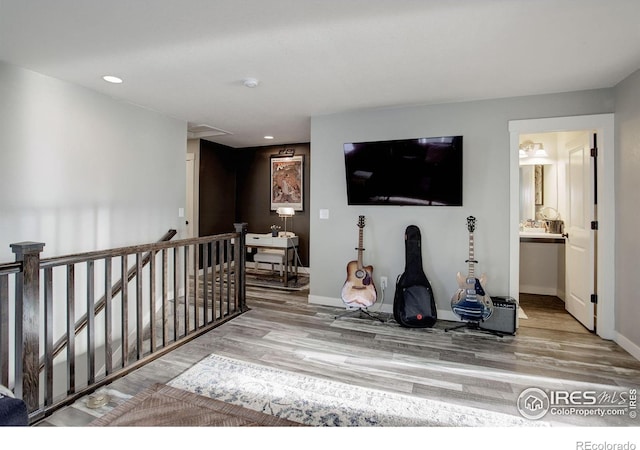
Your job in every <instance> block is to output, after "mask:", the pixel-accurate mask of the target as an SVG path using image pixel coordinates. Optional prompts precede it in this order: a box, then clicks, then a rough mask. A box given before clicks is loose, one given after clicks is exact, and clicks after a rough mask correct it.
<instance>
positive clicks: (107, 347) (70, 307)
mask: <svg viewBox="0 0 640 450" xmlns="http://www.w3.org/2000/svg"><path fill="white" fill-rule="evenodd" d="M246 231H247V224H246V223H239V224H235V232H233V233H227V234H220V235H215V236H207V237H200V238H190V239H182V240H176V241H168V240H167V241H160V242H156V243H153V244H145V245H138V246H131V247H123V248H116V249H109V250H103V251H94V252H87V253H81V254H76V255H67V256H59V257H54V258H47V259H41V258H40V253H41V252H42V250H43V248H44V244H43V243H37V242H22V243H17V244H12V245H11V248H12V250H13V252H14V253H15V255H16V261H15V262H14V263H9V264H0V383H2V384H3V385H5V386H8V387H10V388H12V390H13V392H14V394H15V396H16V397H18V398H22V399H23V400H24V401H25V403H26V404H27V408H28V410H29V418H30V422H31V423H34V422H37V421H38V420H41V419H42V418H44V417H46V416H48V415H50V414H52V413H53V412H54V411H56V410H58V409H59V408H61V407H63V406H66V405H68V404H71V403H73V402H74V401H75V400H77V399H78V398H80V397H82V396H84V395H87V394H89V393H91V392H93V391H95V390H96V389H97V388H98V387H100V386H103V385H106V384H108V383H110V382H112V381H114V380H115V379H117V378H120V377H122V376H124V375H126V374H127V373H129V372H131V371H133V370H135V369H137V368H139V367H141V366H143V365H144V364H147V363H148V362H150V361H152V360H154V359H156V358H158V357H160V356H162V355H164V354H166V353H168V352H170V351H171V350H173V349H175V348H177V347H178V346H181V345H183V344H184V343H186V342H188V341H189V340H192V339H194V338H195V337H197V336H199V335H201V334H204V333H206V332H208V331H210V330H211V329H213V328H215V327H217V326H219V325H221V324H222V323H225V322H226V321H228V320H231V319H233V318H234V317H237V316H238V315H240V314H242V313H243V312H244V311H246V309H247V308H246V302H245V296H246V291H245V275H244V272H245V270H244V269H245V251H244V247H245V235H246ZM130 260H133V261H135V263H134V265H133V267H130V266H129V261H130ZM118 277H120V280H121V281H123V280H127V282H121V283H118V282H116V283H114V282H113V280H114V279H117V278H118ZM99 286H101V287H99ZM101 290H103V294H102V295H98V294H99V293H100V291H101ZM98 297H99V299H98V300H96V298H98ZM78 317H79V319H78ZM11 328H13V330H14V333H10V332H9V330H10V329H11ZM57 336H61V337H60V338H58V339H56V340H55V344H54V337H57ZM41 342H43V345H41V344H40V343H41ZM64 350H66V351H64Z"/></svg>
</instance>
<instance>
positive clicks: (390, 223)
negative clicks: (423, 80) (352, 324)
mask: <svg viewBox="0 0 640 450" xmlns="http://www.w3.org/2000/svg"><path fill="white" fill-rule="evenodd" d="M613 108H614V102H613V91H612V90H609V89H605V90H596V91H584V92H576V93H565V94H555V95H544V96H532V97H522V98H511V99H501V100H486V101H477V102H467V103H456V104H444V105H431V106H416V107H407V108H396V109H387V110H373V111H356V112H351V113H345V114H335V115H327V116H320V117H313V118H312V121H311V157H312V162H311V191H310V192H311V205H310V207H311V224H310V227H311V232H310V236H311V241H310V266H311V269H312V272H313V276H312V277H311V288H310V297H309V300H310V301H311V302H313V303H320V304H327V305H342V302H341V300H340V289H341V287H342V285H343V284H344V282H345V279H346V264H347V263H348V261H350V260H352V259H354V258H355V256H356V252H355V251H354V248H355V247H356V245H357V227H356V224H357V219H358V215H364V216H365V217H366V226H365V228H364V247H365V248H366V251H365V252H364V262H365V264H367V265H368V264H370V265H372V266H373V267H374V277H375V281H376V283H377V284H379V277H380V276H381V275H384V276H387V277H388V278H389V282H390V286H389V288H388V289H387V292H385V293H384V296H385V300H384V301H385V303H386V304H387V307H388V308H390V305H391V304H392V302H393V293H394V281H395V279H396V276H397V275H399V274H400V273H402V271H403V270H404V265H405V256H404V240H403V239H404V231H405V229H406V227H407V226H408V225H411V224H414V225H418V226H419V227H420V229H421V232H422V239H423V265H424V268H425V272H426V274H427V277H428V278H429V280H430V281H431V284H432V287H433V289H434V295H435V298H436V302H437V304H438V309H439V315H440V317H441V318H446V317H449V318H453V315H452V313H451V309H450V299H451V296H452V295H453V293H454V292H455V290H456V289H457V283H456V278H455V275H456V273H457V272H458V271H461V272H463V273H464V272H466V269H467V266H466V264H465V262H464V261H465V260H466V259H467V256H468V233H467V227H466V217H467V216H469V215H473V216H475V217H476V218H477V224H476V225H477V227H476V232H475V254H476V257H477V259H478V261H479V263H478V265H477V266H476V271H477V272H479V273H482V272H486V274H487V277H488V283H487V291H488V292H489V294H491V295H509V292H510V289H509V264H510V260H509V250H510V249H509V201H510V193H509V176H510V158H509V145H510V142H509V130H508V122H509V120H515V119H525V118H527V119H528V118H540V117H558V116H573V115H582V114H598V113H607V112H613ZM444 135H463V136H464V181H463V187H464V198H463V203H464V205H463V206H462V207H413V206H402V207H401V206H369V207H365V206H347V200H346V188H345V172H344V156H343V149H342V145H343V143H345V142H353V141H373V140H386V139H402V138H411V137H428V136H444ZM320 209H328V210H329V219H328V220H323V219H319V210H320ZM380 296H381V293H380V292H379V297H380Z"/></svg>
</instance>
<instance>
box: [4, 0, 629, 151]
mask: <svg viewBox="0 0 640 450" xmlns="http://www.w3.org/2000/svg"><path fill="white" fill-rule="evenodd" d="M0 60H3V61H6V62H8V63H11V64H15V65H18V66H21V67H24V68H28V69H32V70H34V71H36V72H40V73H42V74H46V75H50V76H52V77H56V78H59V79H62V80H66V81H69V82H71V83H75V84H78V85H81V86H85V87H87V88H89V89H93V90H96V91H99V92H102V93H105V94H107V95H110V96H113V97H115V98H118V99H122V100H125V101H128V102H131V103H134V104H137V105H141V106H144V107H146V108H149V109H152V110H156V111H159V112H162V113H165V114H167V115H169V116H172V117H175V118H177V119H180V120H184V121H185V122H189V123H191V124H196V125H208V126H210V127H214V128H217V129H220V130H223V131H225V132H227V133H228V134H224V135H221V136H217V137H212V138H210V140H212V141H215V142H220V143H222V144H225V145H229V146H232V147H249V146H259V145H271V144H286V143H297V142H309V141H310V129H309V128H310V117H312V116H316V115H323V114H331V113H336V112H341V111H351V110H359V109H367V108H389V107H398V106H405V105H417V104H433V103H448V102H458V101H465V100H476V99H487V98H499V97H512V96H522V95H532V94H543V93H554V92H565V91H574V90H583V89H593V88H606V87H611V86H614V85H616V84H617V83H618V82H620V81H621V80H622V79H624V78H625V77H627V76H628V75H629V74H631V73H633V72H634V71H636V70H637V69H639V68H640V1H638V0H606V1H604V0H580V1H578V0H109V1H107V0H56V1H51V0H0ZM106 74H112V75H117V76H120V77H121V78H123V79H124V83H122V84H120V85H111V84H108V83H106V82H104V81H103V80H102V79H101V77H102V76H103V75H106ZM246 77H255V78H257V79H258V80H259V81H260V84H259V85H258V87H256V88H253V89H251V88H246V87H244V86H243V84H242V79H243V78H246ZM266 134H271V135H273V136H275V139H274V140H273V141H265V140H264V138H263V136H264V135H266Z"/></svg>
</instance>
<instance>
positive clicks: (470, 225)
mask: <svg viewBox="0 0 640 450" xmlns="http://www.w3.org/2000/svg"><path fill="white" fill-rule="evenodd" d="M467 229H468V230H469V233H473V231H474V230H475V229H476V218H475V217H473V216H469V217H467Z"/></svg>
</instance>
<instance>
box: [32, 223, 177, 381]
mask: <svg viewBox="0 0 640 450" xmlns="http://www.w3.org/2000/svg"><path fill="white" fill-rule="evenodd" d="M177 233H178V232H177V231H176V230H173V229H171V230H169V231H167V232H166V233H165V234H164V235H163V236H162V237H161V238H160V240H159V241H158V242H166V241H170V240H171V239H172V238H173V237H174V236H175V235H176V234H177ZM150 259H151V252H148V253H146V254H145V255H144V256H143V258H142V267H144V266H146V265H147V264H148V263H149V260H150ZM137 271H138V268H137V265H133V266H132V267H131V268H130V269H129V271H128V272H127V283H128V282H130V281H131V280H132V279H133V278H134V277H135V276H136V275H137ZM121 290H122V278H120V279H119V280H118V281H116V282H115V283H114V284H113V286H112V287H111V295H112V296H114V295H117V294H119V293H120V291H121ZM105 303H106V294H105V295H103V296H102V297H101V298H100V300H98V301H97V302H96V306H95V313H94V315H96V316H97V315H98V314H99V313H100V312H101V311H102V310H103V309H104V307H105ZM87 321H88V317H87V315H86V314H85V315H83V316H82V317H81V318H80V319H79V320H78V321H77V322H76V323H75V334H76V336H77V335H78V333H80V332H81V331H82V330H83V329H84V328H85V327H86V326H87ZM66 345H67V338H66V336H63V337H62V338H61V339H60V340H58V342H56V344H55V345H54V347H53V357H54V358H55V357H56V356H58V355H59V354H60V352H62V350H64V348H65V347H66ZM43 369H44V359H41V360H40V370H41V371H42V370H43Z"/></svg>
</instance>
